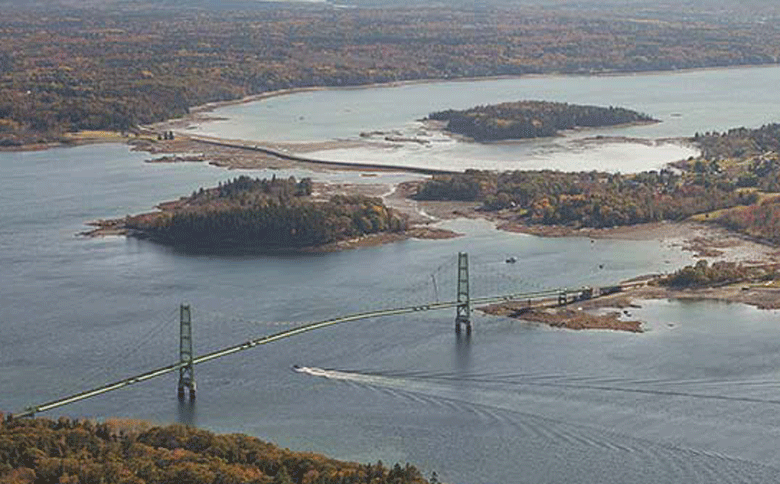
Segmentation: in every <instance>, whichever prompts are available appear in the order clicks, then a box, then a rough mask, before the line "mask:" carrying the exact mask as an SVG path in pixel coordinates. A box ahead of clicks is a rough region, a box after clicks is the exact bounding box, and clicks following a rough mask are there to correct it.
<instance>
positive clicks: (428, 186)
mask: <svg viewBox="0 0 780 484" xmlns="http://www.w3.org/2000/svg"><path fill="white" fill-rule="evenodd" d="M415 198H417V199H418V200H463V201H479V202H482V210H486V211H497V210H504V211H506V212H507V213H505V214H504V216H503V217H504V218H510V219H512V220H514V221H517V222H522V223H526V224H543V225H568V226H572V227H592V228H604V227H613V226H620V225H633V224H638V223H645V222H657V221H661V220H682V219H684V218H686V217H689V216H691V215H693V214H697V213H701V212H709V211H712V210H717V209H722V208H728V207H734V206H737V205H749V204H752V203H754V202H756V200H758V196H757V194H756V193H755V191H746V190H739V189H737V187H736V186H735V184H734V183H732V182H729V181H728V180H723V179H720V178H719V177H718V175H717V174H708V173H704V174H702V173H699V174H696V175H695V176H694V175H690V174H688V175H686V174H677V173H675V172H673V171H671V170H661V171H650V172H644V173H639V174H635V175H621V174H619V173H599V172H579V173H564V172H557V171H549V170H545V171H512V172H501V173H496V172H488V171H478V170H468V171H466V172H465V173H463V174H455V175H435V176H434V177H433V178H432V179H431V180H429V181H427V182H425V183H424V184H422V186H421V187H420V188H419V190H418V192H417V194H416V195H415Z"/></svg>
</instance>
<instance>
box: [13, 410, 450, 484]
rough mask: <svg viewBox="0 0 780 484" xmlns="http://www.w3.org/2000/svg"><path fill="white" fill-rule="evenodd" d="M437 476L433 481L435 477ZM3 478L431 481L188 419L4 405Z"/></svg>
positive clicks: (335, 483)
mask: <svg viewBox="0 0 780 484" xmlns="http://www.w3.org/2000/svg"><path fill="white" fill-rule="evenodd" d="M435 481H436V479H435V477H434V478H433V479H432V482H435ZM0 482H3V483H9V484H11V483H13V484H26V483H103V484H120V483H121V484H145V483H148V484H293V483H295V484H369V483H370V484H426V483H427V482H428V481H426V480H425V479H424V478H423V477H422V475H421V474H420V471H418V470H417V469H416V468H415V467H413V466H411V465H409V464H406V465H404V466H401V465H399V464H396V465H394V466H393V467H392V468H388V467H385V466H384V465H383V464H382V463H381V462H378V463H376V464H357V463H353V462H342V461H337V460H334V459H329V458H327V457H325V456H322V455H318V454H312V453H300V452H292V451H290V450H287V449H280V448H279V447H276V446H275V445H272V444H269V443H266V442H263V441H261V440H259V439H256V438H254V437H249V436H246V435H241V434H233V435H216V434H213V433H211V432H207V431H205V430H198V429H195V428H191V427H185V426H182V425H170V426H167V427H153V426H151V425H150V424H146V423H144V422H137V421H112V420H109V421H107V422H104V423H94V422H91V421H89V420H82V421H76V420H69V419H67V418H64V417H63V418H60V419H59V420H57V421H53V420H47V419H15V420H12V421H5V420H4V419H3V418H2V414H1V413H0Z"/></svg>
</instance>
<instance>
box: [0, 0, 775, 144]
mask: <svg viewBox="0 0 780 484" xmlns="http://www.w3.org/2000/svg"><path fill="white" fill-rule="evenodd" d="M214 3H215V5H216V4H218V3H219V4H221V2H214ZM110 4H111V7H110V8H93V7H95V4H94V2H64V1H57V0H55V1H50V2H49V1H47V2H42V1H35V0H31V1H27V2H10V3H9V2H5V3H4V4H3V15H2V16H1V17H0V147H2V146H6V147H15V146H23V145H27V144H30V143H37V142H47V141H67V140H68V139H69V138H68V137H67V136H66V135H67V134H68V133H70V132H75V131H81V130H112V131H116V132H122V131H125V132H128V133H138V130H139V126H140V125H143V124H147V123H152V122H156V121H162V120H165V119H170V118H174V117H179V116H182V115H184V114H186V113H187V112H188V111H189V110H190V108H191V107H193V106H197V105H201V104H204V103H209V102H214V101H226V100H235V99H240V98H242V97H245V96H249V95H255V94H261V93H268V92H273V91H278V90H283V89H290V88H306V87H313V86H357V85H366V84H371V83H384V82H396V81H404V80H417V79H455V78H468V77H483V76H504V75H512V76H520V75H528V74H560V73H570V74H587V75H591V74H599V73H611V72H641V71H650V70H675V69H683V68H702V67H716V66H720V67H722V66H738V65H754V64H776V63H777V60H778V59H779V58H780V27H779V26H780V22H776V21H774V20H773V19H775V18H778V17H780V13H779V12H780V7H778V6H777V5H775V4H771V5H770V4H767V2H763V4H762V6H761V8H758V7H756V8H743V3H742V2H740V4H739V5H738V6H737V7H733V6H731V7H725V6H724V7H723V9H726V10H722V11H720V10H719V13H718V15H717V16H713V14H712V12H711V11H710V9H704V10H702V11H699V10H698V9H691V8H688V6H687V4H679V5H678V4H676V3H665V4H664V5H663V8H659V7H658V6H650V5H643V8H642V12H641V15H640V17H641V18H637V15H638V13H637V11H636V9H635V8H634V6H633V5H626V6H623V5H618V4H614V5H611V6H610V8H609V9H603V8H599V9H583V10H582V11H580V12H577V14H576V15H575V14H572V12H571V11H569V10H567V8H565V7H561V8H560V9H557V8H553V7H550V8H544V9H539V8H535V7H533V6H520V5H509V4H506V3H501V2H500V3H498V4H494V5H484V6H483V5H481V4H480V5H477V4H452V5H448V7H447V8H446V9H442V8H439V7H427V6H413V5H409V4H407V5H401V4H395V5H393V4H386V3H383V4H382V5H381V6H378V7H375V8H336V7H334V6H333V5H330V4H328V3H326V2H322V3H315V2H312V3H311V4H302V3H296V4H289V3H287V2H279V3H272V2H268V3H258V2H246V3H245V8H241V7H240V6H239V4H236V3H231V4H230V5H225V6H223V7H220V8H213V9H211V8H207V7H206V8H204V6H203V4H200V3H198V4H197V5H196V6H195V7H193V5H194V4H190V3H188V2H176V4H175V5H173V4H170V2H163V3H160V4H152V3H149V2H143V3H141V4H139V3H138V2H132V1H131V2H114V1H111V2H110ZM100 5H101V7H102V6H103V5H104V4H103V3H102V2H101V4H100ZM727 8H731V9H732V10H733V9H734V8H736V9H737V11H732V10H728V9H727ZM464 25H468V26H469V27H468V28H463V26H464Z"/></svg>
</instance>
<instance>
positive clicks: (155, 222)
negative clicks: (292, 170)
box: [124, 176, 407, 250]
mask: <svg viewBox="0 0 780 484" xmlns="http://www.w3.org/2000/svg"><path fill="white" fill-rule="evenodd" d="M311 190H312V183H311V180H310V179H307V178H304V179H302V180H301V181H297V180H296V179H295V178H294V177H290V178H288V179H281V178H275V177H274V178H272V179H262V180H261V179H252V178H250V177H247V176H240V177H238V178H235V179H234V180H231V181H229V182H227V183H224V184H222V183H220V185H219V186H218V187H216V188H213V189H209V190H204V189H201V190H199V191H197V192H195V193H193V194H192V195H191V196H190V197H186V198H183V199H181V200H179V201H177V202H173V203H168V204H163V206H162V208H163V209H162V210H161V211H160V212H154V213H150V214H143V215H138V216H129V217H127V218H126V219H125V222H124V224H125V226H126V227H127V228H129V229H131V230H133V231H134V232H133V233H135V235H140V236H146V237H151V238H153V239H155V240H158V241H160V242H164V243H170V244H173V245H177V246H183V247H186V248H195V249H199V248H207V249H213V248H227V249H233V248H239V249H257V250H263V249H295V248H303V247H315V246H320V245H324V244H328V243H331V242H336V241H340V240H346V239H351V238H355V237H360V236H363V235H367V234H375V233H380V232H401V231H403V230H405V229H406V228H407V221H406V218H405V217H404V216H402V215H400V214H399V213H397V212H396V211H395V210H393V209H390V208H388V207H386V206H385V205H384V203H383V202H382V200H381V199H378V198H370V197H364V196H360V195H354V196H347V195H335V196H333V197H331V198H330V199H328V200H313V199H311V197H310V195H311Z"/></svg>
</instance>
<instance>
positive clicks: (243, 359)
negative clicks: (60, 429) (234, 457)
mask: <svg viewBox="0 0 780 484" xmlns="http://www.w3.org/2000/svg"><path fill="white" fill-rule="evenodd" d="M725 72H726V74H728V75H735V74H739V75H741V76H746V73H749V72H754V76H755V77H762V76H765V75H768V73H771V72H773V71H772V70H771V69H756V70H753V71H751V70H740V71H725ZM695 74H696V75H697V76H704V75H705V74H711V75H712V76H714V77H716V78H719V76H723V75H726V74H723V73H722V72H720V71H709V72H707V73H695ZM687 75H689V74H684V75H680V74H669V75H668V76H664V75H659V76H654V77H652V79H655V81H654V82H658V83H660V82H662V81H664V79H665V78H667V77H668V79H666V82H668V83H669V84H670V85H672V84H674V82H673V81H676V80H678V79H679V78H680V77H679V76H687ZM599 80H602V78H599ZM603 80H604V81H606V82H614V81H613V78H603ZM754 81H755V82H758V81H756V80H754ZM491 82H492V81H491ZM581 82H585V80H581ZM587 83H588V84H590V85H592V86H595V85H596V84H594V83H595V81H590V80H588V81H587ZM452 85H453V86H462V87H463V88H464V90H466V91H468V92H473V91H476V90H475V89H471V90H469V89H465V88H468V87H469V85H468V84H462V83H453V84H452ZM411 87H421V86H411ZM592 89H595V88H592ZM366 92H369V91H344V92H339V94H338V95H342V94H344V95H351V94H354V93H364V94H365V93H366ZM605 92H611V91H609V90H606V89H605ZM293 97H294V96H293ZM283 100H284V98H279V99H278V101H283ZM605 102H607V101H605ZM605 102H601V103H599V104H604V103H605ZM731 102H736V101H733V99H728V100H724V103H726V104H727V105H728V104H729V103H731ZM620 104H633V107H637V105H639V104H640V103H639V101H637V102H636V103H620ZM638 107H640V108H641V107H642V106H638ZM724 109H726V108H725V107H724ZM734 109H736V108H734ZM680 110H681V111H682V113H681V114H682V116H683V118H682V119H684V118H685V117H686V116H689V114H688V112H687V111H685V110H683V109H682V108H681V109H680ZM716 111H717V110H716ZM691 116H692V115H691ZM714 116H715V115H713V117H714ZM753 116H754V113H752V112H749V113H747V112H746V113H745V116H743V117H739V116H737V115H736V114H735V117H734V123H733V124H736V125H741V124H746V125H748V124H755V123H753V121H757V122H758V123H760V122H763V121H758V120H757V118H754V117H753ZM659 126H660V125H659ZM715 127H718V126H715ZM355 128H356V129H357V126H355ZM269 129H273V128H269ZM637 129H639V128H637ZM654 129H660V128H654ZM147 158H149V155H147V154H144V153H137V152H132V151H130V150H129V149H128V147H126V146H122V145H94V146H83V147H78V148H69V149H54V150H49V151H44V152H29V153H2V154H0V267H1V268H2V282H3V283H2V284H0V389H2V391H0V411H18V410H20V409H22V408H24V407H26V406H28V405H32V404H40V403H43V402H45V401H48V400H51V399H54V398H56V397H59V396H63V395H66V394H69V393H73V392H76V391H80V390H85V389H88V388H90V387H91V386H94V385H99V384H102V383H105V382H108V381H112V380H115V379H119V378H122V377H125V376H129V375H131V374H133V373H135V372H139V371H143V370H146V369H150V368H152V367H155V366H162V365H166V364H169V363H172V362H175V361H176V359H177V349H178V340H177V338H178V308H179V305H180V304H182V303H188V304H191V306H192V312H193V324H194V339H195V350H196V353H198V354H201V353H205V352H207V351H210V350H213V349H217V348H220V347H223V346H226V345H231V344H235V343H238V342H241V341H245V340H246V339H248V338H252V337H257V336H260V335H264V334H271V333H273V332H277V331H280V330H282V329H287V328H290V327H292V326H294V325H296V324H300V323H303V322H309V321H316V320H322V319H328V318H331V317H334V316H337V315H340V314H348V313H352V312H356V311H363V310H368V309H375V308H383V307H394V306H397V305H408V304H416V303H422V302H428V301H432V300H437V299H438V300H449V299H452V298H454V296H455V280H456V275H455V274H456V270H455V269H456V267H455V265H456V261H457V253H458V252H459V251H467V252H468V253H469V254H470V259H471V285H472V291H473V293H474V294H475V295H477V296H479V295H488V294H494V293H497V292H505V291H507V290H509V291H515V290H535V289H543V288H553V287H561V286H568V287H577V286H581V285H602V284H609V283H614V282H617V281H620V280H622V279H626V278H629V277H633V276H636V275H639V274H646V273H651V272H665V271H671V270H674V269H676V268H678V267H681V266H683V265H685V264H689V263H691V262H692V261H693V259H692V257H691V255H690V253H688V252H684V251H682V250H681V249H680V247H679V241H677V240H649V241H618V240H593V241H592V240H590V239H587V238H576V237H575V238H556V239H545V238H539V237H533V236H528V235H522V234H511V233H505V232H500V231H496V230H495V229H494V228H493V227H492V226H491V225H490V224H488V223H485V222H479V221H467V220H456V221H452V222H448V223H447V224H445V226H446V227H448V228H452V229H453V230H456V231H458V232H460V233H463V234H464V235H463V236H462V237H459V238H455V239H450V240H408V241H404V242H399V243H394V244H389V245H385V246H381V247H372V248H363V249H357V250H351V251H346V252H341V253H332V254H307V255H273V256H259V255H232V256H231V255H202V254H201V255H199V254H188V253H183V252H179V251H176V250H173V249H170V248H167V247H163V246H160V245H156V244H154V243H151V242H148V241H141V240H134V239H125V238H123V237H108V238H102V239H87V238H83V237H79V236H77V234H78V233H79V232H81V231H83V230H85V229H87V227H86V226H85V225H84V223H85V222H86V221H90V220H95V219H98V218H105V217H116V216H122V215H124V214H126V213H137V212H140V211H146V210H150V209H152V208H153V206H154V205H155V204H156V203H158V202H160V201H164V200H169V199H174V198H176V197H178V196H180V195H186V194H188V193H190V192H191V191H193V190H196V189H197V188H198V187H200V186H212V185H215V184H216V183H217V182H218V181H224V180H226V179H228V178H232V177H234V176H237V175H238V174H239V173H247V174H250V175H252V176H270V173H271V172H263V171H249V172H231V171H227V170H223V169H219V168H214V167H211V166H208V165H205V164H196V163H183V164H148V163H144V160H145V159H147ZM275 173H276V175H277V176H289V175H295V176H299V177H300V176H307V175H310V176H313V177H314V178H315V179H316V180H328V181H348V182H353V183H363V182H371V183H376V182H379V183H394V182H397V181H399V180H403V179H407V178H409V177H410V175H402V174H392V173H388V174H380V175H379V176H378V177H370V178H369V177H362V176H360V174H359V173H336V172H333V173H308V172H304V171H281V172H275ZM509 256H514V257H516V258H517V259H518V262H517V263H516V264H507V263H505V262H504V261H505V259H506V258H507V257H509ZM434 282H435V283H434ZM631 313H632V317H635V318H640V319H643V320H645V321H647V322H648V324H647V332H645V333H643V334H629V333H620V332H610V331H593V332H575V331H568V330H559V329H551V328H548V327H545V326H541V325H537V324H532V323H524V322H520V321H513V320H507V319H503V318H497V317H488V316H484V315H480V314H479V313H475V314H474V327H475V330H474V334H473V335H472V337H471V338H470V339H465V338H461V339H458V338H456V336H455V334H454V311H443V312H431V313H420V314H415V315H408V316H400V317H389V318H377V319H373V320H367V321H362V322H354V323H349V324H344V325H340V326H336V327H333V328H330V329H326V330H322V331H318V332H312V333H308V334H305V335H301V336H299V337H295V338H291V339H289V340H285V341H282V342H278V343H274V344H270V345H267V346H263V347H258V348H256V349H254V350H251V351H247V352H244V353H241V354H237V355H233V356H229V357H226V358H224V359H222V360H218V361H214V362H210V363H206V364H204V365H200V366H197V367H196V368H195V377H196V380H197V382H198V399H197V402H196V403H195V404H194V405H190V404H180V403H179V402H178V401H177V399H176V376H175V375H169V376H166V377H162V378H159V379H156V380H152V381H149V382H145V383H141V384H138V385H134V386H131V387H129V388H126V389H123V390H120V391H117V392H114V393H111V394H107V395H104V396H101V397H97V398H94V399H90V400H87V401H84V402H81V403H78V404H74V405H71V406H66V407H63V408H61V409H57V410H55V411H52V412H50V413H48V414H44V416H46V415H48V416H51V417H56V416H59V415H68V416H72V417H91V418H98V419H100V418H108V417H127V418H142V419H148V420H152V421H154V422H159V423H171V422H184V423H189V424H194V425H198V426H200V427H203V428H207V429H211V430H214V431H218V432H244V433H248V434H251V435H255V436H258V437H260V438H262V439H266V440H270V441H273V442H275V443H278V444H279V445H281V446H284V447H289V448H291V449H295V450H310V451H316V452H322V453H326V454H328V455H330V456H333V457H336V458H341V459H349V460H355V461H359V462H375V461H376V460H380V459H381V460H382V461H383V462H385V463H394V462H396V461H400V462H407V461H408V462H411V463H413V464H415V465H417V466H419V467H420V468H421V469H422V470H423V471H424V472H425V473H426V475H427V474H429V473H430V472H431V471H436V472H437V473H438V475H439V476H440V478H441V479H442V480H443V481H445V482H451V483H454V484H469V483H477V484H478V483H484V484H490V483H503V482H512V483H578V482H589V483H590V482H599V483H609V484H618V483H627V482H631V483H648V484H650V483H652V484H657V483H680V482H685V483H698V482H701V483H732V482H745V483H774V482H780V456H778V453H777V448H778V445H780V417H778V415H780V313H778V312H777V311H762V310H757V309H754V308H751V307H748V306H744V305H739V304H725V303H716V302H679V301H665V300H659V301H651V302H648V303H646V304H643V307H642V308H638V309H632V310H631ZM294 365H297V368H296V367H295V366H294Z"/></svg>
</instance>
